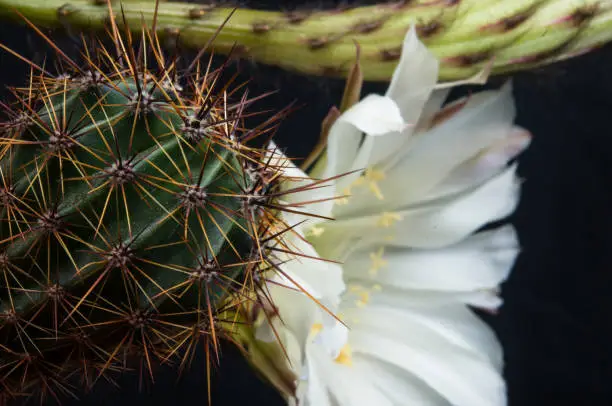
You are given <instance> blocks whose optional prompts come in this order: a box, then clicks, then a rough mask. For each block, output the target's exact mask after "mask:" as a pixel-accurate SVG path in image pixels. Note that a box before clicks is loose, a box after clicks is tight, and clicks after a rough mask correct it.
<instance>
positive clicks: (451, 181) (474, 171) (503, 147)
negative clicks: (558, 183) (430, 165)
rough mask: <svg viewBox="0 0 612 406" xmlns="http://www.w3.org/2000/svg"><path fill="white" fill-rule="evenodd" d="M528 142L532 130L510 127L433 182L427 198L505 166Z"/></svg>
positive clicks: (458, 189)
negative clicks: (498, 138)
mask: <svg viewBox="0 0 612 406" xmlns="http://www.w3.org/2000/svg"><path fill="white" fill-rule="evenodd" d="M530 142H531V134H530V133H529V132H528V131H527V130H524V129H522V128H519V127H515V128H513V129H512V130H511V131H510V133H509V134H508V136H507V137H506V138H504V139H502V140H500V141H498V142H496V143H495V144H493V145H492V146H491V147H489V148H487V149H485V150H483V151H481V152H480V153H479V154H478V155H476V156H475V157H473V158H472V159H470V160H468V161H466V162H464V163H463V164H461V165H459V166H458V167H456V168H455V169H453V171H452V172H451V173H450V174H449V175H448V176H447V178H446V179H445V180H444V181H443V182H442V183H441V184H440V185H438V186H436V187H435V188H434V189H433V190H432V191H431V192H430V193H429V195H428V196H427V197H426V199H427V200H432V199H436V198H440V197H443V196H448V195H451V194H454V193H460V192H462V191H464V190H466V189H469V188H471V187H474V186H475V185H477V184H479V183H482V182H484V181H486V180H487V179H490V178H491V177H492V176H494V175H495V174H497V173H499V172H500V171H501V170H502V169H504V168H505V167H506V165H507V164H508V162H509V161H510V160H512V159H514V158H515V157H516V156H517V155H518V154H520V153H521V152H522V151H523V150H525V148H527V147H528V146H529V144H530Z"/></svg>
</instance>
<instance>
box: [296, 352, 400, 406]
mask: <svg viewBox="0 0 612 406" xmlns="http://www.w3.org/2000/svg"><path fill="white" fill-rule="evenodd" d="M308 356H309V358H311V359H312V360H313V361H312V364H316V368H317V373H318V374H319V375H320V377H319V379H321V380H322V381H324V382H325V383H326V385H327V388H328V391H329V393H331V395H332V399H333V400H332V404H334V405H335V406H372V405H376V406H379V405H380V406H393V405H392V403H391V401H390V400H389V399H387V397H386V396H385V394H384V393H383V392H382V391H379V390H377V388H376V387H375V386H374V385H372V383H371V380H370V377H369V375H362V374H359V373H357V371H355V370H353V369H352V368H351V367H348V366H345V365H341V364H337V363H335V362H334V361H333V360H332V359H331V358H329V357H328V356H327V354H326V353H325V352H323V351H321V349H320V348H316V346H315V345H312V346H311V348H309V350H308ZM312 364H311V365H312ZM312 406H318V405H316V404H315V403H314V402H313V403H312Z"/></svg>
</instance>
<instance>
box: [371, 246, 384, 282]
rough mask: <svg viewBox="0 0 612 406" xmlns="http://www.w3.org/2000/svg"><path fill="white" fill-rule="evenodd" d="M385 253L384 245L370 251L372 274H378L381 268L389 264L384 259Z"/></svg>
mask: <svg viewBox="0 0 612 406" xmlns="http://www.w3.org/2000/svg"><path fill="white" fill-rule="evenodd" d="M384 253H385V248H384V247H380V249H379V250H378V251H376V252H371V253H370V260H371V261H372V265H371V266H370V270H369V273H370V275H372V276H376V273H377V272H378V271H379V270H380V269H381V268H383V267H385V266H387V261H386V260H385V259H383V254H384Z"/></svg>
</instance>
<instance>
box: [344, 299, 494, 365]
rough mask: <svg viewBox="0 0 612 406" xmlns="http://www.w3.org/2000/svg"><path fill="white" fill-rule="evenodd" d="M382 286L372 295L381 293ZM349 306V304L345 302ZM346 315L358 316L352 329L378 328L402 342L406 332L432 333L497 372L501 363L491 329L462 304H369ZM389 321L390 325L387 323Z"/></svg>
mask: <svg viewBox="0 0 612 406" xmlns="http://www.w3.org/2000/svg"><path fill="white" fill-rule="evenodd" d="M385 294H386V291H385V289H383V290H382V291H380V292H376V293H374V294H373V295H376V296H384V295H385ZM347 305H348V306H352V303H351V302H350V301H349V302H347ZM343 314H346V317H347V319H348V318H357V319H358V320H359V323H355V324H354V325H353V327H352V329H353V330H356V331H357V330H361V329H364V328H365V329H368V330H372V331H378V332H380V334H384V335H386V336H387V337H389V338H394V339H396V340H397V341H399V342H401V341H403V340H404V336H405V335H406V334H420V333H421V332H423V334H431V335H435V336H437V337H438V338H439V339H440V340H446V341H448V344H449V345H455V346H458V347H461V348H462V349H463V350H466V351H469V352H471V353H472V354H473V356H474V357H479V358H482V360H483V362H488V363H491V364H492V365H493V366H494V367H495V368H496V370H497V371H498V372H501V367H502V364H503V357H502V349H501V346H500V344H499V342H498V341H497V337H496V336H495V334H494V333H493V331H492V330H491V328H490V327H489V326H488V325H487V324H486V323H484V322H483V321H482V320H480V318H478V317H476V316H475V315H474V314H473V313H472V312H471V311H470V310H469V309H468V308H467V307H466V306H465V305H463V304H459V303H437V304H430V305H428V306H418V307H414V308H400V307H392V306H386V305H381V304H378V303H372V304H368V305H366V306H365V307H354V306H352V307H351V308H350V309H348V310H347V309H345V308H344V307H343ZM386 323H390V324H388V325H387V324H386Z"/></svg>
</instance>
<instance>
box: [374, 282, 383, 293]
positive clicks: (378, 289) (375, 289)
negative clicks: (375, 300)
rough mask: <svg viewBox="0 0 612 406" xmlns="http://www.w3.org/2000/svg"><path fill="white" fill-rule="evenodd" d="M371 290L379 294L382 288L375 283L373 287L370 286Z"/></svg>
mask: <svg viewBox="0 0 612 406" xmlns="http://www.w3.org/2000/svg"><path fill="white" fill-rule="evenodd" d="M372 290H373V291H374V292H380V291H381V290H382V286H381V285H379V284H378V283H377V284H375V285H374V286H372Z"/></svg>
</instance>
